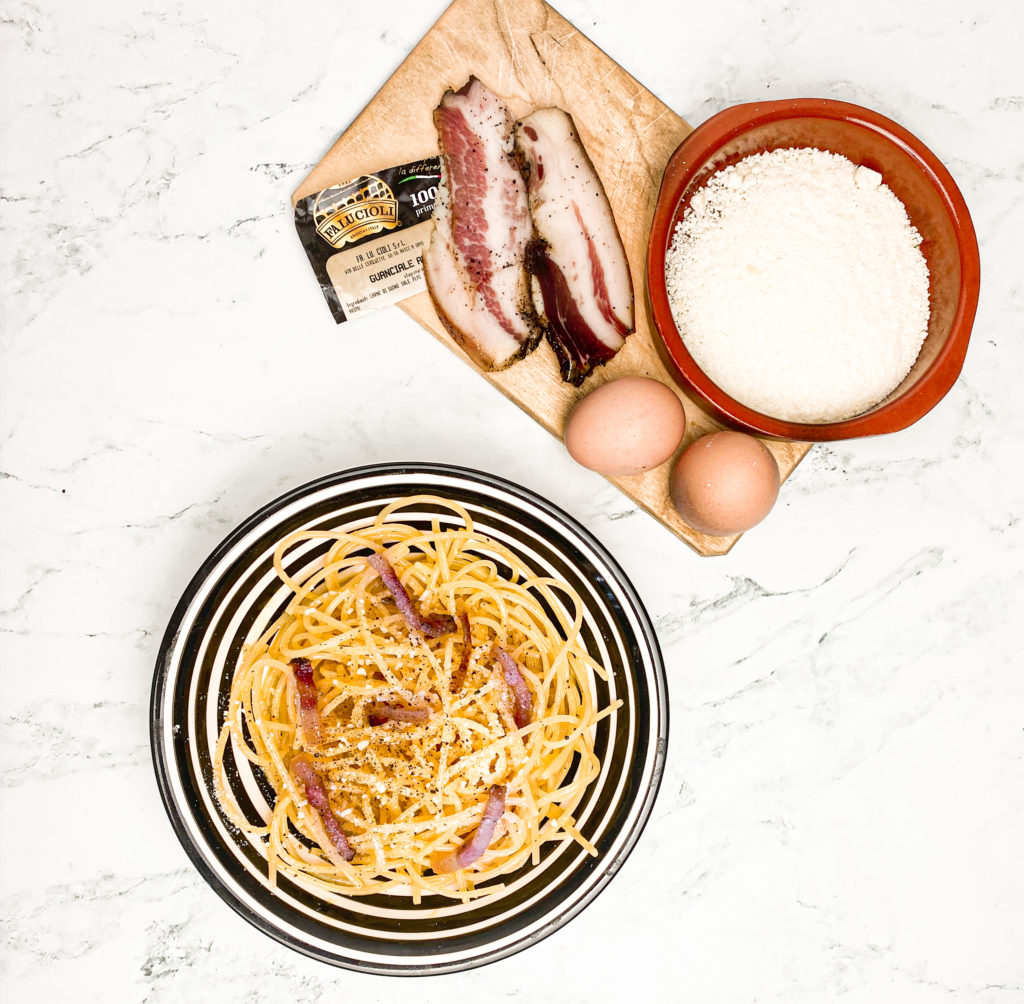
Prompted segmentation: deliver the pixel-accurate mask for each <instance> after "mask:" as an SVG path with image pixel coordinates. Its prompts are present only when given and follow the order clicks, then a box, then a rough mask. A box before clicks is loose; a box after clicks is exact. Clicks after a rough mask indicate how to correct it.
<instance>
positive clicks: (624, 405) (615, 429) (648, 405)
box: [565, 377, 686, 475]
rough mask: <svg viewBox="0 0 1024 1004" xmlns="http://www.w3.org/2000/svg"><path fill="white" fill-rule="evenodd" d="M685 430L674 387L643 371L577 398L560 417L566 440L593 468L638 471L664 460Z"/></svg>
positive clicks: (573, 453)
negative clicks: (564, 416) (563, 418)
mask: <svg viewBox="0 0 1024 1004" xmlns="http://www.w3.org/2000/svg"><path fill="white" fill-rule="evenodd" d="M685 431H686V413H685V412H684V411H683V405H682V402H680V400H679V398H678V397H677V396H676V394H675V392H674V391H672V390H671V389H670V388H668V387H666V386H665V384H663V383H659V382H658V381H657V380H650V379H648V378H647V377H621V378H620V379H618V380H612V381H611V382H609V383H606V384H603V385H602V386H601V387H598V388H597V389H596V390H594V391H592V392H591V393H590V394H588V395H587V396H586V397H585V398H583V400H582V401H580V402H579V403H578V404H577V405H576V407H575V408H573V410H572V412H571V413H570V415H569V419H568V421H567V422H566V423H565V446H566V449H568V451H569V454H570V456H571V457H572V458H573V460H575V461H576V462H577V463H578V464H582V465H583V466H584V467H589V468H590V470H592V471H597V472H598V474H618V475H625V474H640V473H641V472H642V471H649V470H650V469H651V468H652V467H657V466H658V464H663V463H664V462H665V461H666V460H668V458H669V457H671V456H672V454H673V453H675V451H676V447H677V446H679V444H680V443H681V442H682V439H683V433H684V432H685Z"/></svg>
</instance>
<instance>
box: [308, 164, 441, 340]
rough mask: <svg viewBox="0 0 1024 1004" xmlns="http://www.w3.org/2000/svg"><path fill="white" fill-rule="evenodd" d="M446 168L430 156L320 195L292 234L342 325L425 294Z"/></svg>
mask: <svg viewBox="0 0 1024 1004" xmlns="http://www.w3.org/2000/svg"><path fill="white" fill-rule="evenodd" d="M440 172H441V164H440V160H439V159H438V158H437V157H427V158H425V159H423V160H417V161H414V162H413V163H411V164H402V165H401V166H400V167H387V168H384V169H382V170H380V171H375V172H373V173H372V174H364V175H361V176H360V177H358V178H354V179H352V180H351V181H346V182H342V183H340V184H337V185H332V186H331V187H330V188H325V189H324V190H323V191H321V192H315V193H314V194H313V195H309V196H307V197H306V198H304V199H300V200H299V201H298V202H297V203H296V205H295V229H296V230H297V231H298V233H299V239H300V240H301V241H302V246H303V247H304V248H305V250H306V256H307V257H308V258H309V263H310V265H311V266H312V267H313V272H314V274H315V275H316V278H317V281H318V282H319V283H320V288H321V290H322V291H323V294H324V297H325V298H326V300H327V305H328V306H329V307H330V309H331V313H332V314H333V315H334V319H335V321H337V322H338V323H339V324H340V323H341V322H342V321H347V320H349V319H351V318H353V317H357V316H358V315H359V314H362V313H366V312H368V311H371V310H377V309H378V308H379V307H386V306H388V305H390V304H392V303H398V302H399V301H400V300H404V299H406V298H407V297H410V296H413V295H414V294H416V293H421V292H423V291H424V290H425V289H426V288H427V285H426V281H425V280H424V278H423V249H424V248H425V246H426V243H427V240H428V239H429V237H430V218H431V214H432V213H433V211H434V200H435V198H436V197H437V184H438V180H439V178H440Z"/></svg>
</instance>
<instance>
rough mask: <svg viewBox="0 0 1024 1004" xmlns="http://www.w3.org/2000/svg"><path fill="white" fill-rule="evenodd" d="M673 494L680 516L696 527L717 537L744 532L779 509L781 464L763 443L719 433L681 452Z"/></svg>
mask: <svg viewBox="0 0 1024 1004" xmlns="http://www.w3.org/2000/svg"><path fill="white" fill-rule="evenodd" d="M669 490H670V492H671V494H672V504H673V505H674V506H675V507H676V510H677V511H678V513H679V515H680V516H682V517H683V519H685V520H686V522H687V523H689V524H690V526H692V527H693V528H694V529H696V530H701V531H703V532H704V533H710V534H713V535H714V536H716V537H725V536H728V535H729V534H733V533H743V531H744V530H749V529H750V528H751V527H752V526H755V525H756V524H758V523H760V522H761V520H763V519H764V518H765V516H767V515H768V513H770V512H771V510H772V506H773V505H775V500H776V498H778V495H779V465H778V464H777V463H775V458H774V457H773V456H772V455H771V453H770V452H769V450H768V448H767V447H766V446H765V445H764V444H763V443H762V442H761V441H760V440H759V439H755V438H754V437H753V436H747V435H745V434H744V433H742V432H716V433H713V434H712V435H710V436H702V437H701V438H700V439H698V440H695V441H694V442H692V443H691V444H690V445H689V446H688V447H687V448H686V449H685V450H683V452H682V454H680V456H679V459H678V460H677V461H676V462H675V465H674V466H673V468H672V475H671V478H670V480H669Z"/></svg>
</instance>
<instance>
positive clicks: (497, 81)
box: [293, 0, 810, 555]
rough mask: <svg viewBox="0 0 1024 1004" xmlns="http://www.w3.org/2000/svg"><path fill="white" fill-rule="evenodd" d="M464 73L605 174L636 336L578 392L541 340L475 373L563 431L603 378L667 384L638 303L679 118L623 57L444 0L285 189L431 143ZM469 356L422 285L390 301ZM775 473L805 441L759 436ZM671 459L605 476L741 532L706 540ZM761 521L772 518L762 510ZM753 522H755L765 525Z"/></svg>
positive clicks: (487, 6) (545, 27) (723, 542)
mask: <svg viewBox="0 0 1024 1004" xmlns="http://www.w3.org/2000/svg"><path fill="white" fill-rule="evenodd" d="M470 74H475V75H476V76H477V77H479V78H480V79H481V80H482V81H483V82H484V83H485V84H486V85H487V86H488V87H490V88H491V89H492V90H493V91H494V92H495V93H496V94H498V95H499V96H500V97H501V98H503V99H504V100H505V102H506V104H507V105H508V107H509V110H510V111H511V112H512V114H513V115H514V116H516V117H520V116H523V115H525V114H527V113H528V112H530V111H532V110H533V109H534V108H543V107H547V106H549V105H557V106H558V107H560V108H564V109H565V110H566V111H568V112H569V113H570V114H571V115H572V117H573V119H574V120H575V121H576V126H577V128H578V130H579V133H580V136H581V137H582V139H583V143H584V145H585V146H586V148H587V152H588V153H589V154H590V157H591V159H592V160H593V162H594V166H595V167H596V168H597V172H598V174H599V175H600V176H601V180H602V181H603V182H604V186H605V189H606V191H607V193H608V198H609V200H610V202H611V205H612V210H613V211H614V213H615V219H616V222H617V223H618V226H619V230H620V231H621V233H622V240H623V243H624V244H625V247H626V253H627V255H628V257H629V265H630V269H631V271H632V273H633V285H634V288H635V291H636V315H637V317H636V332H635V333H634V334H633V335H630V337H629V338H627V339H626V345H625V347H624V348H623V349H622V350H621V351H620V352H619V354H618V355H617V356H616V357H615V359H613V360H612V361H611V362H610V363H609V364H608V365H606V366H604V367H602V368H601V369H600V370H598V371H597V372H595V373H594V374H593V375H592V376H591V377H590V378H589V379H588V380H587V381H586V382H585V383H584V385H583V386H582V387H581V388H575V387H570V386H569V385H567V384H564V383H562V381H561V379H560V378H559V375H558V365H557V363H556V361H555V355H554V352H553V351H552V350H551V348H550V347H549V346H548V344H547V343H546V342H543V343H541V345H540V347H539V348H538V349H537V350H536V351H534V352H533V353H532V354H531V355H530V356H528V357H527V358H526V359H525V360H523V361H522V362H520V363H517V364H516V365H515V366H513V367H512V368H511V369H508V370H505V371H504V372H502V373H483V372H481V376H483V377H484V378H485V379H486V380H489V381H490V382H491V383H492V384H493V385H494V386H495V387H497V388H498V390H500V391H501V392H502V393H503V394H504V395H505V396H506V397H508V398H510V399H511V400H512V401H514V402H515V403H516V404H517V405H519V407H520V408H522V409H523V410H524V411H526V412H527V413H528V414H530V415H531V416H532V417H533V418H535V419H536V420H537V421H538V422H540V424H541V425H543V426H544V427H545V428H546V429H547V430H548V431H549V432H550V433H552V435H555V436H558V437H559V438H561V435H562V429H563V427H564V425H565V419H566V417H567V416H568V414H569V411H570V410H571V409H572V406H573V404H575V402H576V401H577V400H578V399H579V398H580V397H581V396H582V395H584V394H586V393H588V392H589V391H591V390H593V389H594V388H595V387H597V386H599V385H600V384H602V383H604V382H606V381H608V380H613V379H615V378H617V377H622V376H632V375H642V376H649V377H653V378H654V379H656V380H661V381H663V382H664V383H666V384H668V385H669V386H673V387H674V386H675V385H674V383H673V381H672V378H671V377H670V376H669V374H668V371H667V370H666V369H665V367H664V365H663V364H662V362H661V359H660V358H659V356H658V352H657V349H656V343H655V339H657V337H658V335H657V332H656V330H655V328H654V324H653V321H652V320H651V316H650V312H649V309H648V307H647V304H646V294H645V286H646V282H645V276H646V262H647V238H648V234H649V232H650V226H651V219H652V217H653V215H654V206H655V203H656V202H657V198H658V190H659V188H660V186H661V177H662V173H663V171H664V169H665V165H666V164H667V163H668V159H669V157H670V156H671V154H672V152H673V151H674V150H675V148H676V147H677V146H678V145H679V143H680V141H681V140H682V139H683V137H684V136H686V135H687V133H689V132H690V127H689V126H688V125H687V124H686V123H685V122H684V121H683V120H682V119H681V118H680V117H679V116H678V115H676V114H675V113H674V112H673V111H672V110H671V109H669V108H668V107H666V106H665V105H664V104H662V103H661V102H660V101H659V100H658V99H657V98H656V97H655V96H654V95H653V94H651V93H650V91H648V90H646V89H645V88H644V87H643V86H642V85H641V84H639V83H637V81H636V80H635V79H634V78H633V77H631V76H630V75H629V74H628V73H627V72H626V71H625V70H624V69H622V67H621V66H619V65H618V64H617V63H616V62H614V61H613V60H612V59H611V58H610V57H609V56H608V55H607V54H606V53H604V52H602V51H601V50H600V49H599V48H598V47H597V46H596V45H594V43H593V42H591V41H590V40H589V39H588V38H586V36H584V35H582V34H581V33H580V32H579V31H577V30H576V29H575V28H574V27H573V26H572V25H571V24H570V23H569V22H568V21H566V20H565V18H563V17H562V16H561V15H560V14H558V13H557V12H556V11H555V10H553V9H552V8H551V7H549V6H548V5H547V4H546V3H543V2H542V0H455V2H454V3H452V5H451V6H450V7H449V8H448V9H447V10H446V11H445V12H444V14H442V15H441V17H440V19H439V20H438V21H437V23H436V24H435V25H434V26H433V27H432V28H431V29H430V31H429V32H427V34H426V36H425V37H424V38H423V40H422V41H421V42H420V43H419V44H418V45H417V46H416V48H415V49H413V51H412V52H411V53H410V54H409V56H408V58H407V59H406V60H405V62H403V63H402V65H401V66H399V68H398V69H397V70H396V71H395V73H394V74H393V75H392V77H391V78H390V79H389V80H388V81H387V83H386V84H385V85H384V86H383V87H382V88H381V89H380V91H379V92H378V93H377V95H376V96H375V97H374V98H373V100H372V101H371V102H370V103H369V104H368V105H367V106H366V108H364V109H363V111H362V112H361V113H360V114H359V116H358V118H356V119H355V121H354V122H353V123H352V124H351V125H350V126H349V128H348V129H346V130H345V132H344V134H343V135H342V136H341V137H340V138H339V139H338V141H337V142H336V143H335V144H334V146H333V147H332V148H331V150H330V152H329V153H328V154H327V155H326V156H325V157H324V159H323V160H322V161H320V163H319V164H317V166H316V167H315V168H314V169H313V170H312V171H311V172H310V174H309V176H308V177H307V178H306V179H305V181H303V183H302V185H301V186H300V187H299V188H298V189H297V190H296V192H295V193H294V196H293V199H294V200H295V201H298V200H299V199H301V198H304V197H305V196H307V195H311V194H312V193H313V192H318V191H320V190H322V189H324V188H327V187H328V186H330V185H333V184H337V183H340V182H344V181H348V180H350V179H352V178H356V177H358V176H359V175H361V174H366V173H369V172H371V171H376V170H380V169H381V168H384V167H391V166H393V165H396V164H405V163H409V162H411V161H414V160H417V159H419V158H421V157H424V156H433V155H435V154H436V153H437V133H436V132H435V130H434V123H433V111H434V108H435V107H436V105H437V104H438V102H439V101H440V100H441V95H442V94H443V93H444V91H445V89H446V88H448V87H454V88H458V87H461V86H462V84H464V83H465V82H466V79H467V78H468V77H469V76H470ZM399 306H400V307H401V309H402V310H404V311H405V312H406V313H407V314H409V316H410V317H413V318H414V319H415V320H416V321H418V322H419V323H420V324H421V325H423V327H424V328H426V329H427V330H428V331H429V332H430V333H431V334H433V335H434V336H435V337H436V338H438V339H440V340H441V341H442V342H443V343H444V344H445V345H447V346H448V348H450V349H451V351H452V352H453V353H455V354H456V355H457V356H459V357H460V358H461V359H462V360H463V361H464V362H465V363H466V364H467V365H468V366H473V367H474V369H476V368H477V367H476V366H475V365H474V363H472V362H471V361H470V360H469V358H468V357H467V356H466V355H465V353H463V351H462V350H461V349H460V348H459V347H458V346H457V345H456V344H455V343H454V342H453V341H452V339H451V337H450V336H449V335H448V333H447V332H446V331H445V330H444V328H443V327H442V325H441V322H440V321H439V320H438V318H437V315H436V314H435V312H434V308H433V306H432V305H431V303H430V297H429V296H428V294H426V293H419V294H417V295H415V296H413V297H410V298H409V299H407V300H405V301H403V302H402V303H401V304H400V305H399ZM679 396H680V398H681V399H682V401H683V405H684V407H685V409H686V418H687V430H686V438H685V440H684V442H683V446H685V445H686V444H688V443H689V442H691V441H692V440H694V439H696V438H697V437H698V436H702V435H704V434H705V433H708V432H713V431H715V430H717V429H719V428H721V426H720V425H719V424H718V423H716V422H715V421H714V420H713V419H711V418H710V417H709V416H708V415H707V414H706V413H705V412H704V411H703V410H702V409H701V408H700V407H699V405H698V404H697V403H696V402H694V401H693V400H691V399H690V398H689V397H687V395H686V394H684V393H683V392H681V391H680V392H679ZM765 442H766V445H767V446H768V448H769V449H770V450H771V451H772V453H773V454H774V455H775V458H776V460H777V461H778V463H779V469H780V470H781V472H782V475H783V478H786V477H788V476H789V474H790V473H791V472H792V470H793V468H794V467H796V465H797V463H799V461H800V460H801V458H802V457H803V456H804V455H805V454H806V453H807V451H808V450H809V449H810V444H808V443H787V442H775V441H770V440H766V441H765ZM670 466H671V461H669V462H668V463H665V464H663V465H662V466H661V467H658V468H656V469H654V470H652V471H647V472H646V473H644V474H638V475H635V476H632V477H625V478H609V480H610V481H611V482H612V483H613V484H615V485H616V486H617V487H618V488H620V489H621V490H622V491H623V492H625V494H626V495H628V496H629V497H630V498H631V499H633V500H634V501H635V502H637V503H638V504H639V505H641V506H642V507H643V508H644V509H646V510H647V511H648V512H649V513H651V515H653V516H654V517H655V518H656V519H659V520H660V521H661V522H662V523H664V524H665V526H667V527H668V528H669V529H670V530H671V531H672V532H673V533H674V534H676V536H678V537H680V538H681V539H682V540H684V541H686V543H687V544H689V545H690V546H691V547H692V548H693V549H694V550H696V551H698V552H699V553H700V554H705V555H712V554H724V553H725V552H726V551H728V550H729V549H730V548H731V547H732V545H733V544H734V543H735V542H736V540H737V539H738V536H734V537H711V536H709V535H707V534H704V533H700V532H699V531H697V530H694V529H693V528H692V527H690V526H688V525H687V524H686V523H684V522H683V521H682V519H680V518H679V516H678V514H677V513H676V512H675V510H674V509H673V508H672V503H671V501H670V500H669V497H668V472H669V468H670ZM768 520H769V522H770V520H771V517H770V516H769V517H768ZM756 532H759V533H763V532H766V527H765V525H764V524H762V525H761V527H759V528H758V530H757V531H756Z"/></svg>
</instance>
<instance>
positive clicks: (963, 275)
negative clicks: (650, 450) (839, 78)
mask: <svg viewBox="0 0 1024 1004" xmlns="http://www.w3.org/2000/svg"><path fill="white" fill-rule="evenodd" d="M794 118H826V119H840V120H843V121H846V122H850V123H853V124H855V125H858V126H861V127H862V128H864V129H868V130H871V131H872V132H875V133H878V134H880V135H881V136H883V137H884V138H885V139H887V140H889V141H890V142H891V143H893V144H895V145H896V146H898V147H899V148H900V149H902V150H903V151H904V152H905V153H907V154H909V155H910V157H911V158H912V159H913V161H914V162H915V163H916V164H917V166H918V168H919V170H920V172H921V174H922V175H923V176H924V177H925V178H926V179H927V180H928V182H929V183H930V184H931V185H932V187H933V188H935V190H936V191H937V192H938V194H939V196H940V197H941V200H942V203H943V205H944V206H945V208H946V211H947V213H948V214H949V218H950V222H951V223H952V226H953V231H954V233H955V235H956V243H957V248H958V250H959V255H960V288H959V298H958V303H957V309H956V313H955V315H954V317H953V322H952V326H951V328H950V332H949V335H948V337H947V338H946V341H945V343H944V344H943V346H942V348H941V349H940V350H939V352H938V354H937V355H936V357H935V359H934V360H933V361H932V364H931V365H930V366H929V367H928V369H927V370H926V371H925V372H924V373H922V374H921V377H920V378H919V379H918V380H917V382H916V383H914V384H913V385H912V386H911V387H909V388H908V389H907V390H906V391H905V392H904V393H903V394H901V395H899V397H896V398H894V399H893V400H892V401H889V402H888V403H887V404H884V405H882V406H881V407H880V408H876V409H875V410H874V411H869V412H867V413H865V414H863V415H858V416H855V417H854V418H850V419H846V420H844V421H841V422H823V423H820V424H806V423H802V422H787V421H785V420H783V419H779V418H774V417H772V416H771V415H765V414H762V413H761V412H758V411H755V410H754V409H752V408H748V407H747V406H746V405H744V404H741V403H740V402H739V401H737V400H736V399H735V398H733V397H730V396H729V395H728V394H726V393H725V391H723V390H722V389H721V388H720V387H719V386H718V385H717V384H715V383H714V382H713V381H712V380H710V379H709V378H708V376H707V375H706V374H705V373H704V371H703V370H702V369H701V368H700V367H699V366H698V365H697V363H696V361H695V360H694V358H693V356H691V355H690V353H689V351H688V350H687V348H686V346H685V345H684V344H683V340H682V337H681V336H680V334H679V329H678V328H677V327H676V324H675V321H674V319H673V317H672V308H671V307H670V305H669V300H668V290H667V287H666V281H665V258H666V253H667V251H668V246H669V243H670V241H671V236H672V233H671V232H672V222H673V220H674V218H675V214H676V209H677V207H678V205H679V200H680V199H681V198H682V196H683V193H684V191H685V189H686V188H687V186H688V185H689V183H690V181H691V180H692V178H693V177H694V175H695V174H696V173H697V172H699V170H700V169H701V168H702V167H703V165H704V163H705V162H706V161H707V159H708V157H709V156H710V155H712V154H713V153H714V152H715V151H716V150H718V149H720V148H721V147H722V146H724V145H725V144H726V143H728V142H730V141H731V140H733V139H735V138H736V137H737V136H740V135H742V134H743V133H745V132H747V131H749V130H750V129H753V128H756V127H758V126H762V125H766V124H768V123H771V122H779V121H783V120H785V119H794ZM836 152H841V151H836ZM980 282H981V262H980V258H979V255H978V239H977V236H976V234H975V231H974V224H973V222H972V221H971V214H970V212H969V211H968V209H967V203H966V202H965V201H964V197H963V195H962V194H961V193H960V189H959V188H958V187H957V185H956V182H955V181H954V180H953V178H952V176H951V175H950V173H949V171H947V170H946V168H945V167H944V166H943V164H942V162H941V161H940V160H939V158H938V157H936V156H935V154H934V153H932V151H931V150H929V149H928V147H926V146H925V145H924V143H922V142H921V141H920V140H919V139H918V138H917V137H916V136H914V135H913V134H911V133H910V132H908V131H907V130H906V129H904V128H903V126H901V125H899V124H898V123H896V122H893V121H892V119H889V118H886V117H885V116H884V115H880V114H879V113H878V112H874V111H872V110H871V109H869V108H863V107H861V106H860V105H854V104H849V103H847V102H845V101H831V100H829V99H826V98H798V99H792V100H788V101H757V102H751V103H748V104H740V105H733V106H732V107H730V108H726V109H725V110H724V111H721V112H719V113H718V114H717V115H713V116H712V117H711V118H709V119H708V120H707V121H706V122H704V123H702V124H701V125H699V126H698V127H697V128H696V129H694V130H693V132H691V133H690V134H689V135H688V136H687V137H686V139H684V140H683V142H682V143H680V144H679V146H678V147H677V148H676V151H675V153H673V154H672V157H671V158H670V159H669V162H668V166H667V167H666V168H665V174H664V178H663V180H662V184H661V191H660V192H659V194H658V203H657V206H656V208H655V211H654V220H653V223H652V226H651V236H650V240H649V242H648V247H647V292H648V298H649V302H650V306H651V310H652V313H653V316H654V324H655V327H656V328H657V330H658V334H659V335H660V336H661V340H662V342H663V345H664V349H665V351H666V352H667V354H668V357H669V358H668V361H669V362H670V363H671V366H670V369H671V370H672V371H673V372H674V375H675V376H676V378H677V379H678V380H679V381H680V382H681V383H682V384H683V385H684V387H688V388H690V389H691V390H693V391H694V392H695V393H697V394H698V395H699V396H700V398H701V399H702V400H703V401H704V402H705V403H706V404H707V405H709V406H710V408H711V410H712V411H713V412H714V413H715V415H716V416H717V417H719V418H721V419H723V420H724V421H725V422H727V423H728V424H731V425H735V426H739V427H741V428H744V429H749V430H753V431H754V432H759V433H761V434H763V435H767V436H773V437H775V438H778V439H792V440H798V441H804V442H825V441H829V440H836V439H855V438H857V437H860V436H876V435H880V434H883V433H888V432H898V431H899V430H901V429H905V428H907V427H908V426H910V425H912V424H913V423H914V422H916V421H918V420H919V419H920V418H923V417H924V416H925V415H926V414H927V413H928V412H929V411H931V409H932V408H934V407H935V405H937V404H938V403H939V401H941V400H942V398H943V397H944V396H945V395H946V394H947V392H948V391H949V390H950V389H951V388H952V386H953V384H954V383H956V379H957V377H958V376H959V375H960V370H961V369H962V367H963V363H964V358H965V356H966V355H967V344H968V342H969V341H970V336H971V326H972V324H973V323H974V315H975V313H976V311H977V308H978V292H979V288H980Z"/></svg>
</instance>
